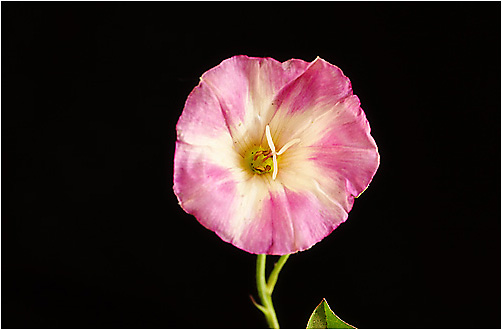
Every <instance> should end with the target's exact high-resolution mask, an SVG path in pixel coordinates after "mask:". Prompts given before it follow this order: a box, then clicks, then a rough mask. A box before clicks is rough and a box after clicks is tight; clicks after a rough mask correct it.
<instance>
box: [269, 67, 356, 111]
mask: <svg viewBox="0 0 502 330" xmlns="http://www.w3.org/2000/svg"><path fill="white" fill-rule="evenodd" d="M351 94H352V87H351V84H350V81H349V79H348V78H347V77H346V76H345V75H344V74H343V72H342V70H340V69H339V68H338V67H336V66H334V65H332V64H330V63H328V62H326V61H324V60H323V59H321V58H317V59H316V60H315V61H314V62H312V63H311V64H310V66H309V67H308V68H307V69H306V70H305V72H303V74H302V75H301V76H299V77H298V78H296V79H295V80H294V81H292V82H291V83H290V84H288V85H287V86H285V87H284V88H283V89H282V90H281V91H280V93H279V94H278V95H277V97H276V99H275V102H274V103H276V104H277V105H278V107H279V108H282V109H285V110H286V111H287V112H288V113H296V112H304V111H312V110H315V109H318V108H321V107H323V106H326V105H335V104H336V103H337V102H338V101H340V100H342V99H344V98H345V97H347V96H348V95H351Z"/></svg>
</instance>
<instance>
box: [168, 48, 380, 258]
mask: <svg viewBox="0 0 502 330" xmlns="http://www.w3.org/2000/svg"><path fill="white" fill-rule="evenodd" d="M176 129H177V132H178V140H177V141H176V152H175V157H174V192H175V194H176V196H177V197H178V200H179V203H180V205H181V207H182V208H183V209H184V210H185V211H186V212H188V213H190V214H193V215H194V216H195V217H196V218H197V220H198V221H199V222H200V223H201V224H202V225H204V226H205V227H206V228H208V229H210V230H212V231H214V232H215V233H216V234H217V235H218V236H219V237H221V239H223V240H224V241H226V242H229V243H232V244H233V245H235V246H237V247H238V248H241V249H243V250H245V251H247V252H250V253H256V254H262V253H264V254H275V255H284V254H289V253H294V252H298V251H302V250H306V249H308V248H310V247H311V246H312V245H314V244H316V243H317V242H319V241H320V240H322V239H323V238H324V237H326V236H327V235H329V234H330V233H331V232H332V231H333V230H334V229H335V228H336V227H337V226H338V225H339V224H341V223H342V222H344V221H345V220H346V219H347V216H348V212H349V211H350V210H351V208H352V204H353V202H354V197H358V196H359V195H360V194H361V193H362V192H363V191H364V190H365V189H366V187H367V186H368V184H369V183H370V181H371V179H372V178H373V176H374V174H375V172H376V170H377V168H378V165H379V161H380V157H379V154H378V150H377V146H376V144H375V141H374V140H373V138H372V137H371V135H370V126H369V124H368V121H367V120H366V116H365V114H364V112H363V110H362V109H361V108H360V102H359V99H358V98H357V97H356V96H355V95H353V94H352V88H351V85H350V81H349V79H348V78H347V77H345V76H344V75H343V73H342V71H341V70H340V69H339V68H338V67H336V66H334V65H332V64H329V63H328V62H326V61H324V60H322V59H320V58H317V59H315V60H314V61H313V62H312V63H307V62H304V61H302V60H297V59H292V60H289V61H286V62H284V63H280V62H278V61H276V60H274V59H272V58H256V57H247V56H234V57H232V58H229V59H227V60H225V61H223V62H222V63H221V64H219V65H218V66H216V67H214V68H213V69H211V70H209V71H207V72H206V73H204V74H203V75H202V77H201V79H200V83H199V85H198V86H197V87H195V88H194V90H193V91H192V92H191V94H190V95H189V96H188V99H187V101H186V104H185V108H184V110H183V113H182V114H181V117H180V119H179V121H178V124H177V126H176Z"/></svg>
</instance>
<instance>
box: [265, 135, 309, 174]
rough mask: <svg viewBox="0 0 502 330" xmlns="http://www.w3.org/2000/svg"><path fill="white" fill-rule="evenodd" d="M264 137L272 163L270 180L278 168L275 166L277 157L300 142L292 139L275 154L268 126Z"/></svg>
mask: <svg viewBox="0 0 502 330" xmlns="http://www.w3.org/2000/svg"><path fill="white" fill-rule="evenodd" d="M265 135H266V136H267V143H268V147H269V148H270V151H271V153H272V161H273V162H274V172H273V173H272V180H275V178H276V177H277V172H278V171H279V166H278V165H277V156H279V155H282V154H283V153H284V152H285V151H286V150H288V149H289V148H290V147H291V146H292V145H294V144H297V143H299V142H300V139H293V140H291V141H289V142H288V143H286V144H285V145H284V146H283V147H282V148H281V150H279V152H275V145H274V141H273V140H272V134H270V126H269V125H267V126H266V127H265Z"/></svg>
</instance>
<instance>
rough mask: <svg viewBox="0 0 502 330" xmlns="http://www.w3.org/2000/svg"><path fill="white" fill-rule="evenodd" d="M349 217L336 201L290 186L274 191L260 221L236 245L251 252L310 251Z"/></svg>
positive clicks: (264, 206) (247, 229) (245, 230)
mask: <svg viewBox="0 0 502 330" xmlns="http://www.w3.org/2000/svg"><path fill="white" fill-rule="evenodd" d="M346 218H347V212H346V211H345V210H343V209H342V208H340V207H339V206H337V205H335V204H331V205H325V204H323V203H322V201H321V200H320V199H319V198H318V196H316V195H315V194H314V193H312V192H308V191H307V192H294V191H292V190H289V189H287V188H284V189H282V191H278V192H275V193H271V194H270V195H269V198H267V199H266V200H265V201H264V205H263V209H262V212H261V213H260V214H259V217H258V218H257V221H255V222H253V223H251V224H250V225H249V226H248V227H246V228H245V229H244V231H243V232H244V234H243V235H242V236H241V237H240V240H239V241H238V242H234V244H236V246H238V247H240V248H242V249H244V250H246V251H248V252H251V253H265V254H271V255H284V254H289V253H294V252H298V251H303V250H306V249H308V248H310V247H312V245H314V244H316V243H317V242H319V241H320V240H322V239H323V238H324V237H326V236H327V235H329V233H331V232H332V231H333V230H334V229H335V228H336V227H337V226H338V225H339V224H340V223H342V222H343V221H345V219H346Z"/></svg>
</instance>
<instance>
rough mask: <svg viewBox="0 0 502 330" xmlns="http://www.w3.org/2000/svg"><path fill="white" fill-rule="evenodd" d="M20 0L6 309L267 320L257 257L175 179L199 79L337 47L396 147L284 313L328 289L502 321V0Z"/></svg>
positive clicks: (279, 298)
mask: <svg viewBox="0 0 502 330" xmlns="http://www.w3.org/2000/svg"><path fill="white" fill-rule="evenodd" d="M1 7H2V206H3V208H2V327H3V328H19V327H20V328H32V327H35V328H47V327H48V328H261V327H265V326H266V324H265V321H264V318H263V317H262V315H261V314H260V312H259V311H258V310H257V309H255V308H254V307H253V306H252V304H251V302H250V299H249V294H254V295H256V292H255V285H254V266H255V256H253V255H250V254H247V253H245V252H243V251H241V250H239V249H237V248H235V247H233V246H232V245H229V244H227V243H224V242H223V241H221V240H220V239H219V238H218V237H217V236H216V235H215V234H214V233H212V232H210V231H208V230H206V229H204V228H203V227H202V226H201V225H200V224H198V222H197V221H196V220H195V219H194V218H193V217H192V216H190V215H187V214H185V213H184V212H183V211H182V209H181V208H180V207H179V206H178V204H177V200H176V197H175V196H174V194H173V192H172V163H173V153H174V142H175V137H176V133H175V125H176V122H177V119H178V117H179V115H180V114H181V111H182V109H183V105H184V102H185V99H186V97H187V96H188V94H189V93H190V91H191V90H192V88H193V87H195V86H196V85H197V83H198V79H199V77H200V76H201V75H202V73H203V72H205V71H206V70H208V69H210V68H212V67H214V66H216V65H217V64H219V63H220V62H221V61H222V60H224V59H226V58H228V57H230V56H233V55H237V54H246V55H250V56H260V57H265V56H269V57H273V58H275V59H277V60H280V61H286V60H288V59H290V58H301V59H304V60H306V61H312V60H314V59H315V57H316V56H320V57H322V58H324V59H326V60H327V61H329V62H331V63H333V64H335V65H337V66H339V67H340V68H341V69H342V70H343V71H344V73H345V74H346V75H347V76H348V77H349V78H350V79H351V81H352V86H353V89H354V93H355V94H356V95H358V96H359V98H360V99H361V102H362V107H363V109H364V110H365V112H366V115H367V117H368V119H369V121H370V124H371V127H372V135H373V137H374V138H375V140H376V142H377V144H378V146H379V151H380V154H381V165H380V168H379V170H378V172H377V174H376V176H375V178H374V180H373V182H372V184H371V186H370V188H369V189H368V190H367V191H366V192H365V193H364V194H363V195H362V196H361V198H359V199H358V200H356V203H355V205H354V208H353V210H352V212H351V213H350V216H349V220H348V221H347V222H346V223H345V224H343V225H342V226H340V227H339V228H338V229H337V230H336V231H335V232H334V233H333V234H331V235H330V236H329V237H327V238H326V239H324V240H323V241H322V242H320V243H318V244H317V245H315V246H314V247H313V248H312V249H310V250H308V251H306V252H302V253H299V254H296V255H293V256H292V257H291V258H290V260H289V261H288V263H287V264H286V266H285V268H284V270H283V273H282V274H281V277H280V279H279V282H278V284H277V287H276V291H275V293H274V301H275V304H276V310H277V313H278V316H279V321H280V322H281V325H282V326H283V327H287V328H301V327H305V325H306V322H307V320H308V318H309V316H310V313H311V312H312V310H313V309H314V308H315V307H316V305H317V304H318V303H319V302H320V301H321V299H322V298H323V297H325V298H327V300H328V302H329V304H330V305H331V307H332V308H333V310H334V311H335V312H336V313H337V314H338V315H339V316H340V317H342V319H344V320H346V321H347V322H349V323H352V324H354V325H355V326H357V327H359V328H368V327H369V328H500V326H501V323H500V308H501V304H500V292H501V286H500V266H501V265H500V198H501V196H500V179H501V178H500V119H501V118H500V88H501V86H500V71H501V67H500V3H498V2H489V3H487V2H484V3H479V2H478V3H473V2H461V3H458V2H457V3H455V2H448V3H432V2H428V3H374V2H373V3H364V2H353V3H329V2H318V3H301V2H294V3H288V2H280V3H268V2H256V3H158V2H154V3H130V2H128V3H115V2H111V3H99V2H92V3H58V2H56V3H12V2H10V3H5V2H2V5H1ZM269 259H270V258H269Z"/></svg>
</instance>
